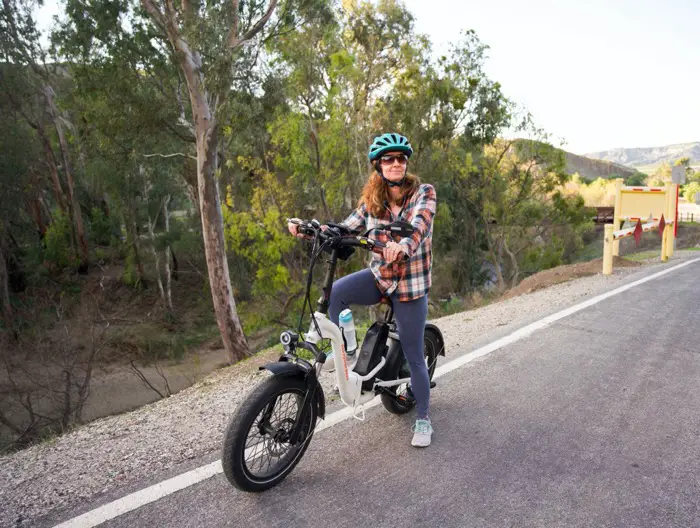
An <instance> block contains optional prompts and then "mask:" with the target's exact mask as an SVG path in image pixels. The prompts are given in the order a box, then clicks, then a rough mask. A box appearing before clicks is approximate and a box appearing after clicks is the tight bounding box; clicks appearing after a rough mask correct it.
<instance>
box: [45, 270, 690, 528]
mask: <svg viewBox="0 0 700 528" xmlns="http://www.w3.org/2000/svg"><path fill="white" fill-rule="evenodd" d="M695 262H700V259H693V260H687V261H685V262H682V263H681V264H678V265H676V266H673V267H672V268H668V269H666V270H663V271H660V272H658V273H654V274H652V275H649V276H648V277H644V278H642V279H639V280H637V281H634V282H631V283H629V284H625V285H624V286H620V287H619V288H615V289H614V290H611V291H609V292H607V293H603V294H601V295H597V296H595V297H592V298H590V299H588V300H586V301H583V302H581V303H579V304H576V305H574V306H571V307H570V308H567V309H565V310H562V311H560V312H557V313H555V314H552V315H549V316H547V317H545V318H543V319H540V320H539V321H535V322H534V323H531V324H529V325H527V326H524V327H522V328H520V329H518V330H516V331H515V332H513V333H511V334H509V335H507V336H505V337H502V338H501V339H498V340H496V341H494V342H493V343H489V344H488V345H486V346H483V347H481V348H479V349H477V350H474V351H473V352H470V353H469V354H465V355H463V356H460V357H458V358H456V359H453V360H452V361H450V362H449V363H445V364H444V365H442V366H440V367H438V368H437V369H435V375H434V378H439V377H440V376H444V375H445V374H447V373H449V372H452V371H453V370H456V369H458V368H460V367H463V366H464V365H466V364H467V363H470V362H471V361H474V360H475V359H478V358H480V357H483V356H485V355H487V354H490V353H491V352H494V351H495V350H498V349H499V348H503V347H505V346H508V345H510V344H512V343H515V342H516V341H520V340H521V339H523V338H525V337H528V336H529V335H531V334H533V333H534V332H536V331H537V330H542V329H543V328H546V327H547V326H549V325H550V324H552V323H554V322H556V321H559V320H560V319H563V318H565V317H568V316H570V315H572V314H574V313H576V312H580V311H581V310H585V309H586V308H588V307H590V306H593V305H595V304H598V303H599V302H602V301H604V300H605V299H608V298H610V297H613V296H615V295H618V294H620V293H622V292H625V291H627V290H630V289H632V288H634V287H636V286H639V285H640V284H644V283H645V282H649V281H652V280H654V279H658V278H659V277H662V276H664V275H666V274H668V273H671V272H672V271H675V270H678V269H680V268H683V267H685V266H688V265H690V264H693V263H695ZM379 402H380V399H379V398H378V397H377V398H375V399H374V400H372V401H370V402H369V403H367V404H366V405H365V409H370V408H372V407H376V406H377V405H379ZM351 417H352V409H350V408H347V407H346V408H344V409H341V410H339V411H336V412H334V413H332V414H329V415H328V416H327V417H326V419H325V420H324V421H323V422H322V423H321V424H319V425H318V426H317V427H316V432H320V431H323V430H324V429H328V428H329V427H333V426H334V425H337V424H339V423H340V422H343V421H345V420H347V419H348V418H351ZM222 472H223V469H222V467H221V460H216V461H215V462H212V463H210V464H207V465H206V466H201V467H198V468H196V469H193V470H191V471H188V472H186V473H183V474H181V475H178V476H176V477H173V478H170V479H168V480H164V481H163V482H160V483H158V484H155V485H153V486H149V487H148V488H144V489H142V490H140V491H137V492H135V493H131V494H130V495H127V496H126V497H122V498H121V499H117V500H115V501H112V502H110V503H107V504H105V505H104V506H100V507H99V508H96V509H94V510H91V511H89V512H87V513H84V514H82V515H79V516H78V517H74V518H73V519H70V520H68V521H66V522H64V523H61V524H59V525H57V526H56V527H55V528H92V527H93V526H97V525H99V524H102V523H103V522H106V521H109V520H110V519H114V518H115V517H119V516H120V515H124V514H125V513H128V512H130V511H133V510H136V509H137V508H140V507H141V506H145V505H146V504H150V503H152V502H155V501H157V500H159V499H162V498H163V497H167V496H168V495H171V494H173V493H175V492H177V491H180V490H182V489H185V488H188V487H189V486H194V485H195V484H197V483H198V482H201V481H203V480H206V479H208V478H210V477H213V476H214V475H216V474H218V473H222Z"/></svg>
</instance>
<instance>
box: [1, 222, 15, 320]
mask: <svg viewBox="0 0 700 528" xmlns="http://www.w3.org/2000/svg"><path fill="white" fill-rule="evenodd" d="M0 237H3V234H2V232H0ZM4 245H5V243H4V237H3V238H2V240H0V299H2V318H3V322H4V323H5V328H6V329H7V331H8V332H11V331H12V329H13V326H14V325H13V318H12V305H11V304H10V289H9V287H8V279H9V276H8V273H7V262H6V260H5V251H4Z"/></svg>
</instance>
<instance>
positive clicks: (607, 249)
mask: <svg viewBox="0 0 700 528" xmlns="http://www.w3.org/2000/svg"><path fill="white" fill-rule="evenodd" d="M614 232H615V226H613V225H612V224H605V242H604V243H603V275H612V271H613V244H614V240H613V237H614V235H613V233H614Z"/></svg>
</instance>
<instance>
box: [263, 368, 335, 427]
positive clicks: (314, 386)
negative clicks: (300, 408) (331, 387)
mask: <svg viewBox="0 0 700 528" xmlns="http://www.w3.org/2000/svg"><path fill="white" fill-rule="evenodd" d="M260 370H268V371H270V372H271V373H272V374H273V375H274V376H295V377H297V378H299V379H302V380H304V381H305V382H306V390H307V391H308V390H311V391H314V392H313V394H314V402H315V404H316V412H317V414H318V416H320V417H321V418H325V416H326V396H325V394H323V387H321V384H320V383H319V382H318V379H317V378H316V371H315V370H314V368H313V367H311V365H309V364H308V363H305V364H304V363H297V362H292V361H288V360H287V359H286V357H285V356H283V357H282V358H280V361H276V362H275V363H267V364H265V365H263V366H262V367H260Z"/></svg>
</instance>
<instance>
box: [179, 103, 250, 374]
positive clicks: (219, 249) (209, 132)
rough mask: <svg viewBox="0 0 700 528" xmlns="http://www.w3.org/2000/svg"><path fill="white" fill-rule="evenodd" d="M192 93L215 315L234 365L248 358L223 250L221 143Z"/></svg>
mask: <svg viewBox="0 0 700 528" xmlns="http://www.w3.org/2000/svg"><path fill="white" fill-rule="evenodd" d="M196 96H197V94H195V93H193V103H192V107H193V108H194V109H195V112H194V115H195V130H196V135H197V182H198V185H199V210H200V214H201V218H202V236H203V237H204V254H205V257H206V260H207V270H208V272H209V286H210V288H211V295H212V300H213V302H214V312H215V313H216V322H217V323H218V325H219V331H220V332H221V337H222V339H223V342H224V348H225V349H226V352H228V355H229V359H230V361H231V363H235V362H238V361H240V360H241V359H244V358H245V357H246V356H248V354H249V351H248V343H247V342H246V339H245V336H244V335H243V329H242V328H241V323H240V321H239V319H238V313H237V311H236V301H235V300H234V298H233V288H232V286H231V277H230V275H229V269H228V261H227V260H226V249H225V246H224V221H223V215H222V213H221V197H220V196H219V189H218V186H217V184H216V175H215V172H216V168H217V155H216V151H217V146H218V145H217V144H218V141H219V138H218V134H217V130H216V123H215V121H214V119H213V116H212V115H211V113H210V110H209V104H208V103H207V101H206V98H205V97H203V96H202V95H201V94H200V95H199V97H197V100H196V104H195V97H196Z"/></svg>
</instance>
